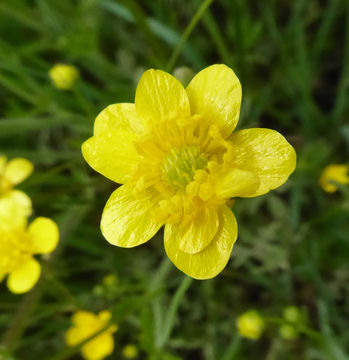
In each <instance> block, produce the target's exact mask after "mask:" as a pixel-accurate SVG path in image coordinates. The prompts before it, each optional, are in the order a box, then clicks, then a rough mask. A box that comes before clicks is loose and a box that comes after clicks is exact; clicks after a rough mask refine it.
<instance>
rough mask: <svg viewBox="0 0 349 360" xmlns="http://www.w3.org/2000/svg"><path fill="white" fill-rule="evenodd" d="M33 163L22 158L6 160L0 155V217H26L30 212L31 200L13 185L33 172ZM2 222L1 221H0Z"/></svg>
mask: <svg viewBox="0 0 349 360" xmlns="http://www.w3.org/2000/svg"><path fill="white" fill-rule="evenodd" d="M33 168H34V166H33V164H32V163H31V162H30V161H29V160H27V159H22V158H16V159H12V160H10V161H7V158H6V157H5V156H0V218H1V219H2V218H3V216H4V217H6V218H8V217H9V215H10V214H11V216H15V217H17V216H23V217H27V216H29V215H30V214H31V212H32V202H31V200H30V198H29V197H28V195H26V194H25V193H24V192H23V191H20V190H16V189H14V187H15V186H16V185H18V184H20V183H21V182H23V181H24V180H25V179H26V178H27V177H28V176H30V174H31V173H32V172H33ZM1 222H3V221H1ZM4 222H5V220H4Z"/></svg>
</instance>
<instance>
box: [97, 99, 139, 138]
mask: <svg viewBox="0 0 349 360" xmlns="http://www.w3.org/2000/svg"><path fill="white" fill-rule="evenodd" d="M114 130H125V131H129V132H131V133H132V132H136V133H137V132H142V131H143V124H142V123H141V121H140V120H139V118H138V117H137V114H136V108H135V105H134V104H129V103H122V104H113V105H109V106H107V107H106V108H105V109H104V110H102V111H101V112H100V113H99V115H98V116H97V117H96V120H95V124H94V128H93V134H94V135H102V134H104V133H108V132H110V131H114Z"/></svg>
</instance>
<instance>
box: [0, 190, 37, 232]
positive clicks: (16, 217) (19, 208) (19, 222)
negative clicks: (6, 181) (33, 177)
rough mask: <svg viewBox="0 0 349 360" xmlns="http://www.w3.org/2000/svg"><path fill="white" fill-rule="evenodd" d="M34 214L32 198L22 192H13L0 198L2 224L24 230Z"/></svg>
mask: <svg viewBox="0 0 349 360" xmlns="http://www.w3.org/2000/svg"><path fill="white" fill-rule="evenodd" d="M31 212H32V203H31V200H30V198H29V197H28V196H27V195H26V194H25V193H24V192H23V191H20V190H11V191H10V192H8V193H6V195H5V196H3V197H1V198H0V224H1V225H6V226H7V225H8V226H15V227H20V228H24V226H25V225H26V224H27V217H28V216H29V215H30V214H31Z"/></svg>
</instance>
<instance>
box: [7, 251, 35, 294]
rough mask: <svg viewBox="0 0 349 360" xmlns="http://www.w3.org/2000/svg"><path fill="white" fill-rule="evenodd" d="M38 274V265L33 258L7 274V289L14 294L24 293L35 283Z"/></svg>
mask: <svg viewBox="0 0 349 360" xmlns="http://www.w3.org/2000/svg"><path fill="white" fill-rule="evenodd" d="M40 273H41V266H40V264H39V263H38V262H37V261H36V260H35V259H34V258H29V259H28V260H27V261H25V262H24V263H23V264H21V266H19V267H18V268H16V269H15V270H14V271H13V272H11V273H10V274H9V276H8V278H7V287H8V288H9V290H10V291H11V292H13V293H14V294H22V293H25V292H27V291H29V290H30V289H31V288H32V287H33V286H34V285H35V284H36V283H37V281H38V280H39V277H40Z"/></svg>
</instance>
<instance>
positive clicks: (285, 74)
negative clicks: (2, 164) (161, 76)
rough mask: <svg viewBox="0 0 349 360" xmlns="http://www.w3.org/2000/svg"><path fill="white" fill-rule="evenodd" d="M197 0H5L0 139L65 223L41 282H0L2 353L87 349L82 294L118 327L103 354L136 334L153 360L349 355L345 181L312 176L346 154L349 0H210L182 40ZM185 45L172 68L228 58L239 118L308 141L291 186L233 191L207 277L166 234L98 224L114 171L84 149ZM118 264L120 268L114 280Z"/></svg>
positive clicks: (43, 207) (315, 359)
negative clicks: (244, 193)
mask: <svg viewBox="0 0 349 360" xmlns="http://www.w3.org/2000/svg"><path fill="white" fill-rule="evenodd" d="M200 4H202V2H201V1H199V0H196V1H180V0H155V1H145V0H142V1H135V0H123V1H115V0H76V1H72V0H33V1H32V0H12V1H6V0H5V1H1V2H0V109H1V110H0V152H1V153H4V154H6V155H7V156H8V157H9V158H12V157H16V156H21V157H26V158H28V159H30V160H32V161H33V162H34V164H35V172H34V174H33V175H32V176H31V177H30V179H29V180H28V181H26V182H25V183H24V184H23V186H22V187H21V188H22V189H23V190H25V191H26V192H27V193H28V194H29V195H30V196H31V198H32V200H33V203H34V207H35V215H40V216H49V217H52V218H53V219H55V220H56V221H57V223H58V224H59V226H60V230H61V237H62V239H61V242H60V245H59V248H58V250H57V251H56V252H55V253H54V255H53V256H51V258H48V259H46V260H45V269H44V272H45V274H44V277H43V278H42V279H41V281H40V283H39V284H38V285H37V286H36V287H35V288H34V289H33V290H32V291H31V292H30V293H28V294H27V295H24V296H18V295H17V296H16V295H12V294H10V293H9V292H8V291H7V289H6V286H5V285H4V284H1V288H0V309H1V311H0V331H1V333H2V347H0V359H8V360H9V359H26V360H37V359H40V360H41V359H44V360H46V359H47V360H48V359H56V360H58V359H68V358H71V359H78V358H79V357H78V356H79V355H75V354H77V352H78V348H73V349H67V348H65V344H64V332H65V331H66V330H67V329H68V327H69V326H70V318H71V314H72V312H73V311H75V310H77V309H86V310H90V311H99V310H102V309H111V311H112V313H113V321H115V322H116V323H118V324H119V330H118V332H117V333H116V335H115V341H116V345H115V352H114V354H113V355H112V356H111V357H110V359H121V358H122V355H121V349H122V347H123V346H124V345H126V344H128V343H134V344H137V345H138V346H139V347H140V349H141V358H142V359H151V360H179V359H191V360H192V359H206V360H217V359H218V360H219V359H222V360H223V359H224V360H234V359H267V360H277V359H283V360H293V359H298V360H303V359H304V360H305V359H306V360H345V359H349V355H346V354H347V353H349V335H348V331H347V327H348V318H349V300H348V299H349V286H348V280H349V267H348V258H349V221H348V218H349V190H348V187H341V188H340V190H339V191H338V192H337V193H335V194H331V195H330V194H327V193H325V192H324V191H323V190H322V189H321V188H320V186H319V185H318V178H319V176H320V174H321V171H322V169H323V168H324V167H325V166H326V165H327V164H329V163H346V162H348V154H349V125H348V119H349V89H348V87H349V81H348V79H349V2H348V1H341V0H329V1H327V2H325V1H318V0H310V1H305V0H294V1H274V0H267V1H252V0H248V1H244V0H234V1H231V0H216V1H215V2H213V3H212V5H211V6H210V8H209V9H206V10H205V12H204V14H203V17H202V19H201V21H199V22H198V23H197V24H195V23H194V24H193V28H192V30H193V31H192V33H191V34H189V33H187V34H186V35H188V38H187V41H186V42H185V43H184V41H183V40H182V42H180V41H181V40H180V39H181V35H182V34H183V33H184V32H185V29H186V26H187V25H188V24H189V23H190V22H191V20H192V18H193V16H194V14H195V13H196V11H197V9H198V8H199V6H200ZM197 20H200V19H197ZM182 39H183V38H182ZM184 40H185V39H184ZM178 43H180V44H181V45H183V47H181V48H178V47H176V46H177V44H178ZM177 55H178V56H179V57H178V59H177V62H176V66H188V67H190V68H192V69H193V70H194V71H195V72H196V71H198V70H200V69H202V68H203V67H205V66H207V65H209V64H212V63H219V62H223V63H226V64H227V65H228V66H231V67H232V68H233V69H234V70H235V71H236V73H237V75H238V76H239V78H240V80H241V83H242V86H243V106H242V114H241V120H240V123H239V127H270V128H273V129H275V130H277V131H279V132H281V133H282V134H284V135H286V137H287V138H288V140H289V141H290V142H291V143H292V144H293V145H294V147H295V148H296V150H297V153H298V165H297V169H296V171H295V173H294V174H293V175H292V176H291V178H290V180H289V181H288V182H287V183H286V184H285V185H284V186H283V187H281V188H280V189H279V190H277V191H274V192H272V193H270V194H267V195H265V196H262V197H259V198H255V199H237V200H236V202H235V203H234V207H233V209H234V212H235V214H236V217H237V219H238V224H239V238H238V241H237V244H236V246H235V249H234V251H233V254H232V259H231V261H230V262H229V264H228V266H227V268H226V269H225V270H224V271H223V272H222V274H220V275H219V276H218V277H217V278H215V279H213V280H209V281H191V280H190V279H188V278H186V277H184V276H183V274H182V273H180V272H179V271H178V270H177V269H175V268H174V266H173V265H172V264H171V263H170V262H169V261H168V260H167V258H166V255H165V254H164V249H163V243H162V234H159V235H157V236H155V238H154V239H153V240H152V241H151V242H149V243H148V244H146V245H144V246H142V247H139V248H135V249H121V248H116V247H112V246H111V245H110V244H108V243H107V242H106V241H105V240H104V239H103V237H102V235H101V233H100V230H99V221H100V216H101V212H102V209H103V206H104V204H105V202H106V200H107V198H108V196H109V194H110V193H111V192H112V190H113V189H114V188H115V184H113V183H111V182H109V181H108V180H106V179H105V178H104V177H102V176H100V175H99V174H97V173H95V172H93V171H92V170H91V169H90V168H89V167H88V166H87V165H86V163H85V162H84V161H83V159H82V156H81V151H80V146H81V143H82V142H83V141H84V140H85V139H87V138H88V137H89V136H90V135H91V134H92V128H93V121H94V118H95V117H96V115H97V114H98V112H99V111H101V110H102V109H103V108H104V107H106V106H107V105H109V104H111V103H117V102H133V100H134V90H135V86H136V84H137V81H138V78H139V76H140V75H141V73H142V72H143V71H144V70H145V69H147V68H150V67H156V68H162V69H166V67H167V66H170V67H172V63H173V62H175V61H176V57H177ZM169 59H171V61H170V64H169V65H168V63H169ZM57 62H63V63H68V64H72V65H74V66H76V67H77V68H78V69H79V70H80V72H81V78H80V80H78V83H77V85H76V87H75V89H74V90H73V91H59V90H57V89H55V88H54V87H53V85H52V84H51V82H50V80H49V77H48V71H49V69H50V68H51V67H52V66H53V65H54V64H55V63H57ZM171 70H172V69H171ZM0 241H1V239H0ZM110 274H113V275H115V276H116V277H117V279H118V280H117V282H116V283H115V284H112V285H111V286H107V285H106V284H105V283H103V278H104V277H105V276H107V275H110ZM289 305H297V306H299V307H300V308H302V311H303V313H304V314H307V327H305V328H304V329H300V330H299V332H300V336H298V337H297V338H295V339H293V340H285V339H283V338H282V337H281V336H280V333H279V328H280V325H281V324H283V323H284V321H285V320H283V319H282V312H283V309H284V308H285V307H287V306H289ZM248 309H256V310H258V311H259V312H260V313H261V314H262V315H264V316H265V318H266V320H267V325H266V332H265V334H264V336H263V337H262V339H261V340H259V341H255V342H253V341H250V340H247V339H241V338H239V335H238V333H237V329H236V325H235V322H236V318H237V316H238V315H239V314H240V313H241V312H243V311H245V310H248ZM268 319H269V321H268Z"/></svg>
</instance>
